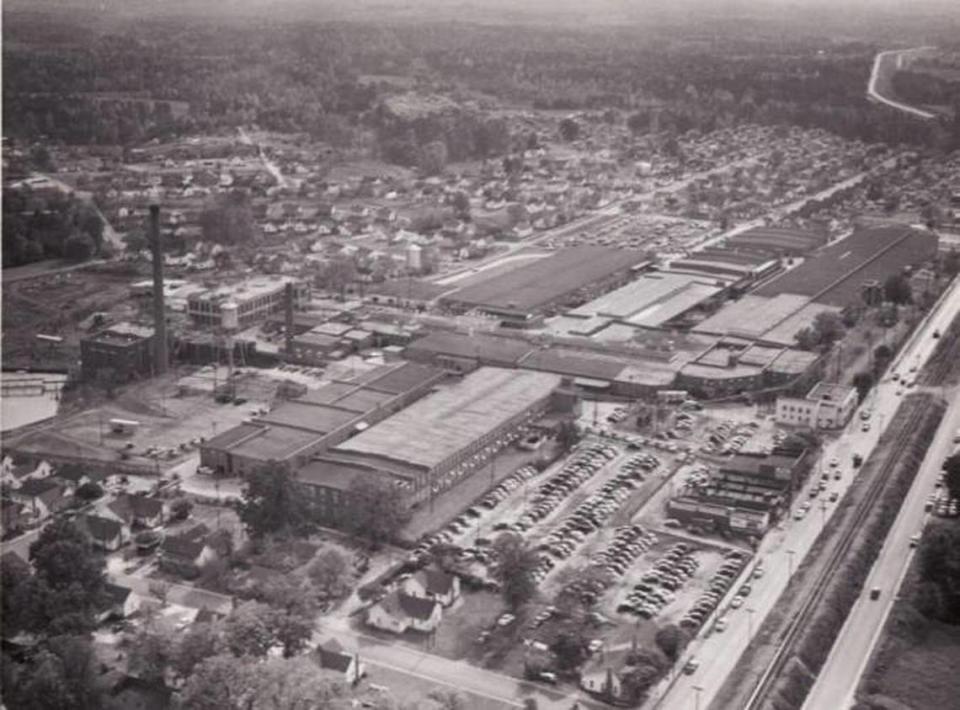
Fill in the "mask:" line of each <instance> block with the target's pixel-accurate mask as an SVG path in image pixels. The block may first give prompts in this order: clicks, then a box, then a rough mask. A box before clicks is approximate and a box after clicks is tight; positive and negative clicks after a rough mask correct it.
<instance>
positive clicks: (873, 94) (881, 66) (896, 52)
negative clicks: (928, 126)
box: [867, 47, 937, 120]
mask: <svg viewBox="0 0 960 710" xmlns="http://www.w3.org/2000/svg"><path fill="white" fill-rule="evenodd" d="M930 49H934V48H933V47H914V48H913V49H892V50H889V51H886V52H880V53H879V54H877V56H876V57H874V59H873V68H872V69H871V70H870V81H868V82H867V98H868V99H870V100H871V101H876V102H878V103H881V104H885V105H886V106H889V107H891V108H895V109H897V110H899V111H904V112H906V113H909V114H910V115H912V116H916V117H917V118H922V119H925V120H932V119H935V118H936V117H937V116H936V114H933V113H930V112H929V111H924V110H922V109H919V108H916V107H914V106H910V105H908V104H904V103H900V102H899V101H894V100H893V99H890V98H887V97H886V96H884V95H883V94H881V93H880V91H879V88H878V83H879V81H880V75H881V70H882V71H887V70H888V66H887V65H888V64H889V63H896V62H898V61H899V57H901V56H906V55H908V54H910V53H918V52H922V51H926V50H930Z"/></svg>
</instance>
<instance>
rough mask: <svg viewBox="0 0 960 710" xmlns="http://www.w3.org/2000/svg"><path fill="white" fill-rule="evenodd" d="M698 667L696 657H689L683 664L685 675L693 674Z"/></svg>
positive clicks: (698, 663)
mask: <svg viewBox="0 0 960 710" xmlns="http://www.w3.org/2000/svg"><path fill="white" fill-rule="evenodd" d="M699 667H700V661H698V660H697V659H696V658H691V659H690V660H689V661H687V663H686V665H684V667H683V672H684V673H686V674H687V675H693V674H694V673H696V672H697V669H698V668H699Z"/></svg>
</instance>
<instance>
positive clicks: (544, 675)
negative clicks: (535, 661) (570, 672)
mask: <svg viewBox="0 0 960 710" xmlns="http://www.w3.org/2000/svg"><path fill="white" fill-rule="evenodd" d="M537 679H538V680H542V681H543V682H544V683H549V684H550V685H556V684H557V674H556V673H551V672H550V671H540V675H538V676H537Z"/></svg>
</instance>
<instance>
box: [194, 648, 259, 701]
mask: <svg viewBox="0 0 960 710" xmlns="http://www.w3.org/2000/svg"><path fill="white" fill-rule="evenodd" d="M251 665H252V663H251V662H250V660H249V659H246V658H241V659H238V658H235V657H234V656H231V655H229V654H220V655H218V656H213V657H210V658H206V659H204V660H203V661H201V662H200V663H199V664H198V665H197V666H196V667H195V668H194V671H193V673H192V674H191V675H190V677H189V679H188V680H187V682H186V684H185V685H184V687H183V692H182V694H181V695H182V698H181V700H182V704H183V707H185V708H193V709H194V710H225V709H228V708H237V707H241V706H240V701H241V699H242V698H244V696H245V695H246V694H247V693H248V692H249V688H248V684H247V682H246V678H245V676H246V672H247V668H248V667H249V666H251ZM251 707H252V706H251Z"/></svg>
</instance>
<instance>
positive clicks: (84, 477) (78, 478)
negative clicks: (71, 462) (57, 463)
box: [53, 466, 103, 495]
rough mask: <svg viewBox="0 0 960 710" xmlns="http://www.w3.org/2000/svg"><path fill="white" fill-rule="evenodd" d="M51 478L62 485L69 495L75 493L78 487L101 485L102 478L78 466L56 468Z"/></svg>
mask: <svg viewBox="0 0 960 710" xmlns="http://www.w3.org/2000/svg"><path fill="white" fill-rule="evenodd" d="M53 477H54V479H55V480H57V481H60V482H61V483H62V484H63V485H64V487H65V488H66V490H67V492H68V493H70V495H73V494H74V493H76V492H77V489H78V488H79V487H80V486H83V485H86V484H87V483H96V484H98V485H101V482H102V481H103V476H101V475H100V474H97V473H93V472H91V471H87V470H84V469H83V468H80V467H79V466H63V467H61V468H58V469H57V471H56V473H54V474H53Z"/></svg>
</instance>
